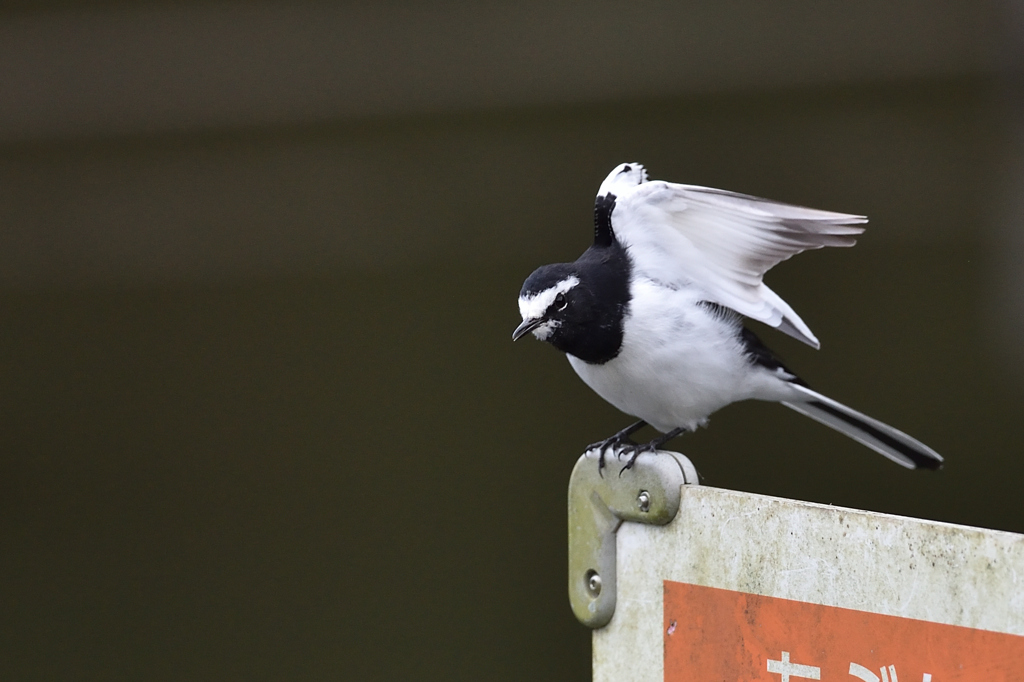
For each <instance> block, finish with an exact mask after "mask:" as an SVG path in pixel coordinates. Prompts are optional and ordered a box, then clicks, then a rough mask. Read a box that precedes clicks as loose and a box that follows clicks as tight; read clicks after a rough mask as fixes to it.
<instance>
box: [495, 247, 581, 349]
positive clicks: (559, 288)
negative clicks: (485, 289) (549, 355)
mask: <svg viewBox="0 0 1024 682" xmlns="http://www.w3.org/2000/svg"><path fill="white" fill-rule="evenodd" d="M579 284H580V278H579V275H578V274H577V273H575V272H574V271H573V267H572V266H571V265H569V264H568V263H557V264H555V265H544V266H542V267H540V268H537V269H536V270H535V271H534V272H533V274H532V275H530V276H529V277H527V278H526V281H525V282H524V283H523V289H522V291H520V292H519V314H520V315H522V317H523V321H522V324H520V325H519V326H518V327H516V330H515V331H514V332H512V340H513V341H517V340H519V338H520V337H522V336H525V335H526V334H528V333H529V332H533V335H534V336H536V337H537V338H538V339H540V340H541V341H550V342H554V341H555V338H554V337H555V335H557V334H558V332H559V330H560V329H562V328H563V327H564V326H565V324H566V323H567V322H571V318H572V315H573V313H574V306H573V305H572V303H573V302H574V299H575V298H576V293H577V292H576V290H577V287H579Z"/></svg>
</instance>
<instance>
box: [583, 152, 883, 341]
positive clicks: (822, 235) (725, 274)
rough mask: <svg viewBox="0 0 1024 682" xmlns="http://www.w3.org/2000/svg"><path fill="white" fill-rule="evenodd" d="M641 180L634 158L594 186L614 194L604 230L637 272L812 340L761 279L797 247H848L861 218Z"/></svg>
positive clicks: (642, 173) (790, 309)
mask: <svg viewBox="0 0 1024 682" xmlns="http://www.w3.org/2000/svg"><path fill="white" fill-rule="evenodd" d="M623 168H627V169H629V170H631V172H630V173H623V172H622V169H623ZM645 180H646V173H644V172H643V170H642V167H640V166H639V164H629V165H628V166H627V165H625V164H624V165H622V166H619V167H618V168H616V169H615V170H614V171H612V174H611V175H609V176H608V179H606V180H605V182H604V183H603V184H602V186H601V188H602V190H603V191H611V192H613V193H614V194H615V195H616V201H615V208H614V210H613V211H612V216H611V218H612V230H613V231H614V233H615V236H616V238H617V239H618V240H619V242H620V243H621V244H622V245H623V246H625V247H626V248H627V249H628V250H629V254H630V256H631V258H632V260H633V263H634V267H635V268H636V272H637V274H639V275H642V276H645V277H648V278H650V279H653V280H657V281H659V282H662V283H665V284H668V285H670V286H673V285H684V284H689V285H696V286H698V287H700V288H702V289H704V291H705V292H706V295H707V300H709V301H712V302H714V303H718V304H721V305H723V306H726V307H728V308H732V309H733V310H735V311H737V312H738V313H740V314H742V315H746V316H747V317H750V318H752V319H755V320H759V321H761V322H764V323H765V324H769V325H771V326H773V327H778V328H779V329H780V330H781V331H783V332H785V333H787V334H789V335H790V336H793V337H795V338H797V339H800V340H801V341H803V342H804V343H807V344H809V345H811V346H813V347H815V348H818V347H819V345H820V344H819V343H818V339H817V338H815V336H814V334H813V333H812V332H811V330H810V329H809V328H808V327H807V325H806V324H804V321H803V320H801V319H800V317H799V316H798V315H797V314H796V313H795V312H794V311H793V309H792V308H790V307H789V305H788V304H787V303H786V302H785V301H783V300H782V299H781V298H780V297H779V296H778V294H776V293H775V292H774V291H772V290H771V289H769V288H768V287H767V286H766V285H765V284H764V282H763V281H762V279H763V277H764V274H765V273H766V272H767V271H768V270H769V269H771V268H772V266H774V265H775V264H776V263H779V262H780V261H784V260H786V259H787V258H790V257H792V256H794V255H796V254H798V253H800V252H801V251H806V250H808V249H819V248H821V247H823V246H853V245H854V244H855V243H856V239H854V235H857V234H860V233H861V232H863V231H864V228H863V227H859V225H861V224H863V223H866V222H867V218H865V217H863V216H857V215H847V214H844V213H832V212H829V211H818V210H815V209H811V208H803V207H801V206H793V205H790V204H782V203H778V202H775V201H770V200H768V199H759V198H757V197H752V196H747V195H745V194H737V193H734V192H727V191H724V190H719V189H711V188H709V187H699V186H696V185H679V184H674V183H670V182H661V181H652V182H645Z"/></svg>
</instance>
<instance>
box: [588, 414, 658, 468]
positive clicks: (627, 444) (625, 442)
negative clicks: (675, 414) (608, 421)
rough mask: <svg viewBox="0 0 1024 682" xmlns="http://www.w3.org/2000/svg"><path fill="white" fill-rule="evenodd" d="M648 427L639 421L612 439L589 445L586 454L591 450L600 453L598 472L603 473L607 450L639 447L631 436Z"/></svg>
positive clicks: (645, 423)
mask: <svg viewBox="0 0 1024 682" xmlns="http://www.w3.org/2000/svg"><path fill="white" fill-rule="evenodd" d="M646 425H647V422H644V421H638V422H637V423H635V424H631V425H630V426H627V427H626V428H624V429H622V430H621V431H619V432H618V433H616V434H615V435H614V436H612V437H611V438H605V439H604V440H599V441H597V442H596V443H591V444H590V445H588V446H587V449H586V452H590V451H591V450H597V451H598V453H599V454H598V458H597V472H598V473H601V471H602V470H603V469H604V454H605V450H607V449H608V448H611V449H612V450H617V449H629V448H635V447H638V446H637V444H636V443H634V442H633V439H632V438H630V436H631V435H633V434H634V433H636V432H637V431H639V430H640V429H641V428H643V427H644V426H646ZM602 475H603V474H602Z"/></svg>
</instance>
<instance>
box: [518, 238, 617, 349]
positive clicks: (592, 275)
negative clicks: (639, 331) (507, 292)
mask: <svg viewBox="0 0 1024 682" xmlns="http://www.w3.org/2000/svg"><path fill="white" fill-rule="evenodd" d="M628 303H629V261H628V259H627V258H626V255H625V252H624V251H623V250H622V249H621V247H617V245H613V246H612V247H610V248H605V249H596V248H593V247H592V248H590V249H588V250H587V252H586V253H584V254H583V256H581V257H580V259H579V260H577V261H576V262H575V263H556V264H554V265H545V266H542V267H540V268H537V270H535V271H534V273H533V274H532V275H530V276H529V277H528V278H527V279H526V282H525V283H524V284H523V289H522V291H521V292H520V294H519V312H520V314H521V315H522V317H523V322H522V324H520V325H519V327H517V328H516V330H515V332H513V334H512V339H513V340H516V339H518V338H520V337H521V336H524V335H526V334H527V333H529V332H533V335H534V336H536V337H537V338H538V339H540V340H541V341H547V342H548V343H550V344H551V345H553V346H554V347H555V348H557V349H558V350H560V351H562V352H564V353H570V354H572V355H575V356H576V357H578V358H580V359H581V360H584V361H586V362H590V363H594V364H602V363H605V362H608V361H609V360H611V359H612V358H614V357H615V356H616V355H618V354H619V349H620V348H621V347H622V318H623V315H625V312H626V307H627V305H628Z"/></svg>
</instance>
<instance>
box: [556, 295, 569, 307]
mask: <svg viewBox="0 0 1024 682" xmlns="http://www.w3.org/2000/svg"><path fill="white" fill-rule="evenodd" d="M567 305H569V302H568V301H566V300H565V294H558V296H555V310H565V306H567Z"/></svg>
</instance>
